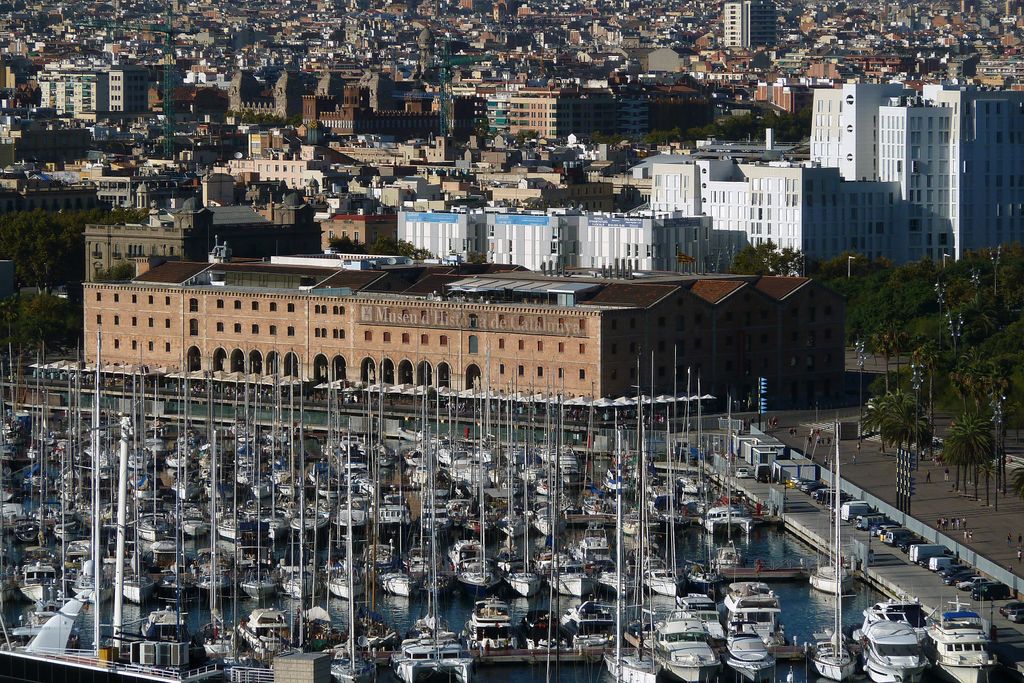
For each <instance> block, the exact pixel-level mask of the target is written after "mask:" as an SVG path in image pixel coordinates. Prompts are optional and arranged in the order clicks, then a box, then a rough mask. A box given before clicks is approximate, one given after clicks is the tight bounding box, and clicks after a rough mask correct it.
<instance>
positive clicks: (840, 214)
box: [651, 156, 902, 260]
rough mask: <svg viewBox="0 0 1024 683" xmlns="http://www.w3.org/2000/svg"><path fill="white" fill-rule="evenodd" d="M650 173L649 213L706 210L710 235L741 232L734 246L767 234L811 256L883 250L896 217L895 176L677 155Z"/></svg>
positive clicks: (899, 208) (699, 213) (698, 212)
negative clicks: (872, 177) (861, 177)
mask: <svg viewBox="0 0 1024 683" xmlns="http://www.w3.org/2000/svg"><path fill="white" fill-rule="evenodd" d="M651 173H652V176H653V187H652V190H651V209H652V210H653V211H654V212H655V213H656V214H658V215H661V214H673V213H679V214H682V215H686V216H706V217H708V218H710V219H711V227H712V228H713V232H715V233H717V234H718V235H720V236H741V237H740V238H736V237H731V238H730V242H731V243H737V244H739V247H740V248H742V246H744V245H745V244H748V243H749V244H755V245H756V244H761V243H764V242H768V241H771V242H773V243H775V244H777V245H779V247H781V248H787V247H788V248H791V249H796V250H799V251H802V252H804V253H805V254H807V255H808V256H809V257H811V258H829V257H831V256H835V255H836V254H839V253H841V252H843V251H845V250H850V251H856V252H859V253H863V254H866V255H869V256H871V257H874V256H883V255H887V254H888V253H889V250H890V249H891V248H892V240H893V239H894V235H893V234H892V225H893V223H894V221H896V222H899V221H900V220H902V218H901V216H902V214H901V212H902V205H901V203H900V202H899V201H898V198H899V187H898V185H897V184H896V183H891V182H890V183H885V182H878V181H865V182H846V181H844V180H843V179H842V177H841V176H840V174H839V171H838V169H835V168H822V167H820V166H817V165H812V164H796V163H790V162H771V163H767V164H763V163H737V162H735V161H731V160H728V159H692V158H689V157H685V156H680V157H679V160H678V162H675V163H656V164H654V165H653V166H652V169H651ZM729 260H731V258H730V259H729Z"/></svg>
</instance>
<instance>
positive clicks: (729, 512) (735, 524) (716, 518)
mask: <svg viewBox="0 0 1024 683" xmlns="http://www.w3.org/2000/svg"><path fill="white" fill-rule="evenodd" d="M753 526H754V518H753V517H751V516H750V514H749V513H748V512H747V511H746V510H745V509H744V508H743V507H741V506H739V505H717V506H715V507H713V508H710V509H709V510H708V511H707V512H706V513H704V529H705V530H706V531H707V532H708V533H709V534H717V533H725V532H726V531H728V530H729V529H740V530H742V531H743V532H744V533H750V529H751V528H752V527H753Z"/></svg>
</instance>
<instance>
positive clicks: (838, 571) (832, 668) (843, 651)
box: [811, 423, 856, 681]
mask: <svg viewBox="0 0 1024 683" xmlns="http://www.w3.org/2000/svg"><path fill="white" fill-rule="evenodd" d="M835 441H836V452H835V468H834V469H833V472H834V475H833V479H834V482H833V486H834V488H833V490H834V491H838V490H839V466H840V465H839V424H838V423H836V439H835ZM833 498H834V500H835V502H834V510H833V511H832V519H833V529H832V543H833V545H832V551H833V558H834V561H833V563H832V565H831V566H830V567H829V568H830V569H831V570H832V583H831V586H832V588H834V590H832V591H830V592H831V593H832V595H833V596H834V600H835V602H834V610H833V621H832V628H831V629H826V630H825V631H824V632H822V633H816V634H815V642H814V645H813V647H812V650H811V662H812V663H813V664H814V669H815V670H816V671H817V672H818V673H819V674H820V675H822V676H824V677H825V678H828V679H831V680H833V681H845V680H846V679H848V678H850V677H851V676H853V672H854V669H855V666H856V663H855V661H854V659H853V657H852V656H851V655H850V651H849V649H848V648H847V647H846V644H845V643H844V642H843V629H842V627H843V590H842V588H843V582H842V575H843V573H844V571H845V570H844V568H843V562H842V536H841V534H840V529H839V496H833ZM819 569H824V567H821V568H819ZM811 585H812V586H813V585H814V579H813V577H812V578H811ZM815 587H816V588H817V586H815ZM819 590H821V589H820V588H819Z"/></svg>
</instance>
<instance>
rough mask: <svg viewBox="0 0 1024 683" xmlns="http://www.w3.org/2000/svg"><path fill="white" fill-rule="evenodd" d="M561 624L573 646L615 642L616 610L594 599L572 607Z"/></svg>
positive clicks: (600, 644) (592, 645)
mask: <svg viewBox="0 0 1024 683" xmlns="http://www.w3.org/2000/svg"><path fill="white" fill-rule="evenodd" d="M561 624H562V626H563V628H564V630H565V632H566V634H567V635H568V636H569V638H570V640H571V642H572V645H573V647H608V646H610V645H612V644H613V643H614V642H615V611H614V610H613V609H612V608H611V606H609V605H605V604H604V603H600V602H597V601H594V600H587V601H586V602H584V603H581V604H579V605H577V606H576V607H572V608H570V609H569V610H567V611H566V613H565V614H563V615H562V618H561Z"/></svg>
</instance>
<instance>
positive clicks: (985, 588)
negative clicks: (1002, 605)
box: [971, 581, 1011, 600]
mask: <svg viewBox="0 0 1024 683" xmlns="http://www.w3.org/2000/svg"><path fill="white" fill-rule="evenodd" d="M1010 595H1011V593H1010V587H1009V586H1007V585H1006V584H1005V583H1000V582H999V581H982V582H981V583H978V584H975V586H974V590H972V591H971V600H1005V599H1006V598H1008V597H1010Z"/></svg>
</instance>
